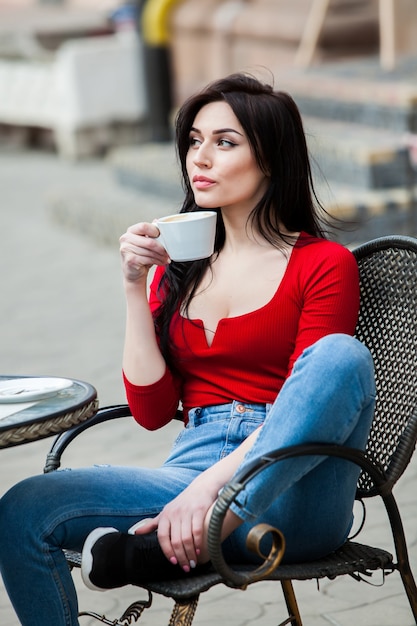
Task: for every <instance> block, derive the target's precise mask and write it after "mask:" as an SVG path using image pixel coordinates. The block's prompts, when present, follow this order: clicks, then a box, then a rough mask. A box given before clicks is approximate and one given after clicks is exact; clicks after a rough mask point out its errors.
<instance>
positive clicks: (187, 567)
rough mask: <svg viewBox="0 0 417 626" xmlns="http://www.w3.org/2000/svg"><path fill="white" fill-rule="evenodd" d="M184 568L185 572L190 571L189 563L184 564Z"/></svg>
mask: <svg viewBox="0 0 417 626" xmlns="http://www.w3.org/2000/svg"><path fill="white" fill-rule="evenodd" d="M182 569H183V570H184V572H187V573H188V572H189V571H190V567H189V565H183V566H182Z"/></svg>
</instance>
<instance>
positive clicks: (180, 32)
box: [0, 0, 417, 243]
mask: <svg viewBox="0 0 417 626" xmlns="http://www.w3.org/2000/svg"><path fill="white" fill-rule="evenodd" d="M239 70H246V71H249V72H252V73H254V74H256V75H257V76H260V77H261V78H264V79H265V80H273V81H274V84H275V86H276V88H278V89H284V90H287V91H289V92H290V93H291V95H292V96H293V97H294V98H295V100H296V102H297V104H298V105H299V107H300V109H301V111H302V114H303V116H304V122H305V127H306V132H307V135H308V139H309V147H310V152H311V155H312V159H313V163H314V171H315V176H316V181H317V186H318V190H319V196H320V198H321V200H322V202H323V203H324V205H325V207H326V209H328V210H329V211H330V213H331V214H332V215H335V216H336V217H342V218H343V219H347V220H348V221H349V223H350V227H349V228H348V231H349V234H345V235H339V234H337V236H338V237H339V238H342V239H343V240H344V241H346V242H347V243H350V242H352V241H356V240H363V239H367V238H369V237H372V236H377V235H380V234H387V233H389V232H394V231H395V232H414V205H415V200H414V186H415V174H416V173H415V160H416V156H415V154H416V151H417V149H416V139H415V135H416V133H417V2H416V0H0V142H1V144H3V145H7V146H9V147H10V146H13V147H15V148H16V146H17V147H20V148H28V147H30V148H35V149H38V150H49V151H51V152H53V153H55V154H56V155H58V156H59V157H60V158H63V159H69V160H80V159H86V158H97V157H98V158H102V159H104V160H105V161H106V164H108V166H109V167H110V168H111V169H112V172H113V174H114V180H115V181H117V184H120V185H122V186H123V187H124V188H127V189H129V190H132V189H136V190H138V191H139V192H142V191H143V190H146V191H147V192H149V193H151V194H153V193H155V192H156V193H157V195H159V196H160V195H161V194H162V195H163V194H165V197H166V198H168V199H169V200H170V201H172V199H173V198H174V199H178V198H180V196H181V190H180V189H179V183H178V174H177V170H176V166H175V159H174V158H173V149H172V143H171V142H172V119H173V116H174V115H175V111H176V108H177V107H178V105H179V104H180V103H181V102H182V101H183V100H184V99H185V98H186V97H187V96H188V95H190V94H191V93H193V92H194V91H195V90H196V89H198V88H200V87H201V86H203V85H205V84H206V83H207V82H209V81H210V80H213V79H216V78H219V77H221V76H224V75H226V74H228V73H230V72H233V71H239ZM413 149H414V152H413ZM413 154H414V160H413V158H412V157H413ZM161 171H163V176H160V173H161ZM73 191H74V190H73ZM91 193H92V194H93V193H94V191H92V192H91ZM69 203H71V202H70V200H69V199H68V198H61V199H56V201H55V205H59V206H55V207H53V209H54V211H53V212H54V213H55V217H56V218H59V219H61V220H64V219H66V220H67V222H68V221H71V219H72V218H71V215H73V210H74V209H72V212H71V211H70V210H69V209H68V208H67V207H66V206H65V205H68V204H69ZM72 204H73V202H72ZM171 208H172V206H171ZM91 210H92V211H93V208H92V209H91ZM65 213H67V215H66V217H65V216H64V214H65ZM103 219H104V217H103ZM72 221H73V222H74V223H75V222H76V221H77V220H72ZM117 227H118V225H117V226H116V228H117ZM103 228H104V227H103ZM352 233H354V234H352ZM110 236H111V237H112V235H110Z"/></svg>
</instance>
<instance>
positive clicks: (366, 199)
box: [316, 183, 417, 245]
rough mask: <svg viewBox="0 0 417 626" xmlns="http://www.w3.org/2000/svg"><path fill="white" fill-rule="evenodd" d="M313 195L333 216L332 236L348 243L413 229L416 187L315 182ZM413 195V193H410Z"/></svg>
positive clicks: (416, 226)
mask: <svg viewBox="0 0 417 626" xmlns="http://www.w3.org/2000/svg"><path fill="white" fill-rule="evenodd" d="M316 191H317V196H318V198H319V200H320V202H321V203H322V206H323V207H324V209H325V211H326V213H327V215H328V216H330V218H333V219H334V229H331V232H332V235H333V238H334V239H336V240H338V241H340V242H341V243H344V244H345V245H351V244H354V243H357V242H361V241H362V242H363V241H368V240H370V239H374V238H375V237H383V236H385V235H392V234H401V235H414V236H415V234H416V232H417V203H415V206H414V207H413V202H412V198H413V197H414V198H415V197H417V196H416V191H417V188H414V190H413V189H411V188H409V189H406V188H404V187H399V188H392V189H383V190H370V189H359V188H358V187H355V186H352V185H342V184H337V183H332V184H329V185H325V184H321V185H320V184H319V185H317V187H316ZM413 194H414V195H413Z"/></svg>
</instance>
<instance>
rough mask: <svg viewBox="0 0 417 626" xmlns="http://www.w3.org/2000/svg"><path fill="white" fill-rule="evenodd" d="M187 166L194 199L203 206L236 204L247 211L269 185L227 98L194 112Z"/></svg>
mask: <svg viewBox="0 0 417 626" xmlns="http://www.w3.org/2000/svg"><path fill="white" fill-rule="evenodd" d="M186 166H187V173H188V177H189V179H190V183H191V188H192V190H193V192H194V198H195V202H196V204H197V205H198V206H199V207H202V208H205V209H214V208H217V207H221V208H222V209H225V208H227V207H230V208H232V207H236V208H239V209H240V210H244V211H245V212H250V211H251V210H252V209H253V207H254V206H255V205H256V204H257V202H258V201H259V200H260V199H261V198H262V196H263V194H264V193H265V191H266V188H267V186H268V179H267V177H266V176H265V174H264V173H263V172H261V170H260V169H259V167H258V165H257V163H256V161H255V158H254V156H253V153H252V150H251V147H250V144H249V141H248V139H247V137H246V135H245V133H244V131H243V128H242V127H241V125H240V123H239V121H238V119H237V117H236V116H235V114H234V113H233V111H232V109H231V107H230V106H229V105H228V104H227V103H226V102H212V103H210V104H206V105H205V106H204V107H202V108H201V109H200V111H199V112H198V113H197V115H196V117H195V119H194V123H193V127H192V129H191V131H190V146H189V149H188V153H187V160H186Z"/></svg>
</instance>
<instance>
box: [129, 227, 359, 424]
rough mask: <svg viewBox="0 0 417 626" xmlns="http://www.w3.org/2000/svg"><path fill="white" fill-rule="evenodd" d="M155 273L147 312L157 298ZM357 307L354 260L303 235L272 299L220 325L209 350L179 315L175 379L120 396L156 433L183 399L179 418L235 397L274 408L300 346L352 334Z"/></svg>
mask: <svg viewBox="0 0 417 626" xmlns="http://www.w3.org/2000/svg"><path fill="white" fill-rule="evenodd" d="M163 272H164V269H163V268H162V267H159V268H157V271H156V273H155V276H154V279H153V281H152V285H151V293H150V299H149V302H150V307H151V310H152V311H155V310H156V309H157V307H158V305H159V302H160V300H159V299H158V296H159V297H160V295H159V294H158V295H157V287H158V284H159V281H160V278H161V276H162V274H163ZM358 310H359V277H358V268H357V264H356V261H355V258H354V256H353V255H352V253H351V252H349V251H348V250H347V249H346V248H344V247H343V246H341V245H340V244H337V243H334V242H330V241H327V240H325V239H318V238H314V237H311V236H310V235H307V234H305V233H302V234H301V235H300V237H299V239H298V241H297V243H296V244H295V246H294V248H293V250H292V253H291V257H290V259H289V262H288V265H287V269H286V271H285V274H284V277H283V278H282V281H281V283H280V284H279V286H278V289H277V291H276V292H275V295H274V296H273V298H272V299H271V300H270V301H269V302H268V303H267V304H266V305H265V306H263V307H261V308H260V309H257V310H255V311H252V312H250V313H246V314H244V315H240V316H238V317H231V318H225V319H222V320H220V322H219V324H218V326H217V330H216V334H215V336H214V339H213V342H212V344H211V346H208V344H207V341H206V337H205V332H204V328H203V323H202V321H201V320H189V319H186V318H184V317H182V316H181V315H180V314H179V312H177V313H176V314H175V315H174V316H173V319H172V322H171V327H170V332H171V334H172V339H173V342H174V346H175V353H174V358H175V362H176V363H177V366H178V371H179V374H176V375H173V374H172V373H171V372H170V371H169V370H168V369H167V370H166V372H165V375H164V376H163V377H162V378H161V379H160V380H159V381H157V382H156V383H154V384H152V385H146V386H136V385H133V384H131V383H130V382H129V381H128V380H127V379H126V377H125V376H124V381H125V386H126V394H127V400H128V403H129V406H130V408H131V411H132V414H133V416H134V418H135V419H136V421H137V422H139V423H140V424H141V425H142V426H144V427H145V428H147V429H150V430H154V429H157V428H160V427H161V426H164V425H165V424H167V423H168V422H169V421H170V420H171V419H172V417H173V416H174V414H175V411H176V409H177V406H178V403H179V401H180V400H181V402H182V404H183V408H184V416H185V420H186V419H187V413H188V410H189V409H190V408H192V407H196V406H200V407H203V406H209V405H214V404H224V403H228V402H231V401H233V400H239V401H242V402H252V403H272V402H274V400H275V398H276V396H277V394H278V392H279V391H280V389H281V387H282V385H283V383H284V381H285V379H286V378H287V376H289V374H290V373H291V370H292V367H293V365H294V362H295V360H296V359H297V358H298V357H299V356H300V354H301V353H302V352H303V350H304V349H305V348H307V347H308V346H310V345H311V344H313V343H314V342H316V341H317V340H318V339H320V338H321V337H323V336H325V335H328V334H332V333H346V334H349V335H353V333H354V330H355V326H356V322H357V317H358Z"/></svg>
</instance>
